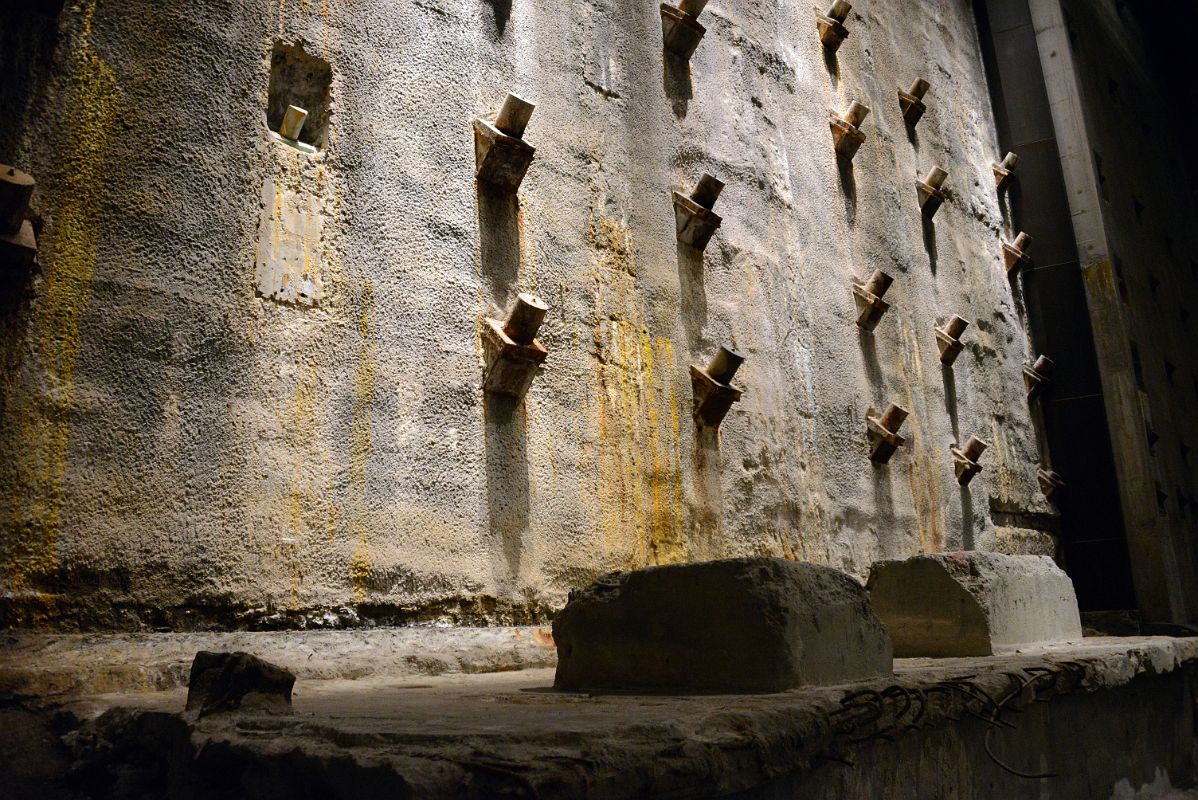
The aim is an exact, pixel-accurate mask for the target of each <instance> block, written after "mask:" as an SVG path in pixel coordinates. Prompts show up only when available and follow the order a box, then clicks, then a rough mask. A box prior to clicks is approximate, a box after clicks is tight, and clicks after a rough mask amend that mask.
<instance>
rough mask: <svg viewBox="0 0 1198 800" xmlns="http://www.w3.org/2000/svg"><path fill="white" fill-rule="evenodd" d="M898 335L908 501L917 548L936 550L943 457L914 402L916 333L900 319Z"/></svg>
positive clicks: (919, 361)
mask: <svg viewBox="0 0 1198 800" xmlns="http://www.w3.org/2000/svg"><path fill="white" fill-rule="evenodd" d="M900 330H901V335H902V343H903V348H902V361H901V363H900V371H901V377H902V381H903V387H904V389H905V395H906V396H905V398H904V401H903V402H904V403H905V405H906V408H907V410H908V411H910V412H911V415H910V416H909V417H908V418H907V426H908V428H909V431H908V444H907V447H909V448H910V450H911V463H910V466H909V467H908V470H907V479H908V482H909V483H910V485H911V505H912V509H913V512H914V523H915V526H916V530H917V533H918V536H919V548H920V552H923V553H938V552H940V551H942V550H943V549H944V539H945V528H946V524H947V523H946V520H945V516H944V502H943V498H942V497H941V492H940V489H941V477H940V470H942V469H943V468H944V464H943V459H942V458H938V457H937V454H936V453H935V452H933V451H932V449H931V445H932V441H931V439H932V437H930V436H927V435H926V433H925V431H924V428H923V418H924V415H923V413H922V409H923V408H924V407H925V406H926V403H922V402H920V403H918V406H919V407H918V408H917V407H916V406H917V402H916V401H917V400H922V398H917V396H916V391H917V387H919V391H921V392H922V387H923V386H924V385H925V383H924V371H923V354H922V352H921V351H920V347H919V337H918V336H917V335H916V334H915V331H914V330H912V328H911V326H910V325H908V324H906V323H905V322H904V323H900Z"/></svg>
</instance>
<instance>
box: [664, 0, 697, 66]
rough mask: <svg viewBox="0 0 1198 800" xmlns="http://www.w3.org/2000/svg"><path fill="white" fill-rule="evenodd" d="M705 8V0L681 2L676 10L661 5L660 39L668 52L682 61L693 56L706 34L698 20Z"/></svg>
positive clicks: (666, 4) (667, 5)
mask: <svg viewBox="0 0 1198 800" xmlns="http://www.w3.org/2000/svg"><path fill="white" fill-rule="evenodd" d="M706 6H707V0H682V2H680V3H679V4H678V7H677V8H675V7H674V6H672V5H669V4H668V3H662V4H661V37H662V41H663V43H664V45H665V48H666V50H667V51H668V52H670V53H673V54H674V55H676V56H678V57H679V58H681V59H682V60H684V61H689V60H690V57H691V56H693V55H694V54H695V50H697V49H698V47H699V42H701V41H703V35H704V34H706V33H707V29H706V28H704V27H703V26H702V25H700V24H699V20H698V16H699V14H701V13H703V9H704V7H706Z"/></svg>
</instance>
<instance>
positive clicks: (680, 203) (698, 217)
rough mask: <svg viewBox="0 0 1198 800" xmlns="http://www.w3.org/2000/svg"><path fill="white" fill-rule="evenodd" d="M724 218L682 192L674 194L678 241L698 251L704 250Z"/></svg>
mask: <svg viewBox="0 0 1198 800" xmlns="http://www.w3.org/2000/svg"><path fill="white" fill-rule="evenodd" d="M723 221H724V218H723V217H721V216H720V215H719V214H717V213H715V212H714V211H712V210H711V209H709V208H704V207H703V206H701V205H699V204H698V203H696V202H695V201H694V200H692V199H691V198H689V197H687V196H686V195H684V194H682V193H681V192H674V223H675V228H676V230H677V233H678V241H680V242H682V243H683V244H686V245H690V246H691V247H693V248H695V249H696V250H704V249H706V248H707V243H708V242H710V241H711V237H712V236H714V235H715V232H716V230H718V229H719V227H720V224H721V223H722V222H723Z"/></svg>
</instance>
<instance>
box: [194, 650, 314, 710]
mask: <svg viewBox="0 0 1198 800" xmlns="http://www.w3.org/2000/svg"><path fill="white" fill-rule="evenodd" d="M294 687H295V675H293V674H291V673H290V672H288V671H287V670H285V669H283V668H282V667H276V666H275V665H274V664H269V663H267V662H265V661H263V660H262V659H260V658H258V657H257V656H252V655H250V654H249V653H207V652H199V653H196V657H195V661H193V662H192V664H191V678H190V680H189V681H188V684H187V710H188V711H196V712H199V715H200V716H201V717H206V716H208V715H209V714H217V713H220V712H224V711H236V710H238V709H246V710H253V711H259V712H261V711H266V712H273V713H289V712H290V711H291V690H292V689H293V688H294Z"/></svg>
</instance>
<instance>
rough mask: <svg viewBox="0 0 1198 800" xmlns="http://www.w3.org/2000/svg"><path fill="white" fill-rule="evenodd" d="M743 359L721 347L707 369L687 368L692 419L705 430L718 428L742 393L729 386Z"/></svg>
mask: <svg viewBox="0 0 1198 800" xmlns="http://www.w3.org/2000/svg"><path fill="white" fill-rule="evenodd" d="M744 360H745V357H744V356H742V355H741V354H740V353H737V352H736V351H735V350H730V349H728V348H727V347H721V348H720V349H719V352H717V353H716V354H715V357H714V358H712V359H711V363H710V364H708V365H707V368H706V369H704V368H702V367H696V366H693V365H692V366H691V390H692V392H693V393H694V411H695V420H696V421H697V422H698V423H699V424H700V425H704V426H706V427H709V428H718V427H719V426H720V423H721V422H723V421H724V417H725V416H726V415H727V414H728V411H729V409H731V408H732V404H733V403H735V402H737V401H739V400H740V398H741V395H742V394H744V390H743V389H741V388H739V387H736V386H733V385H732V378H733V377H735V375H736V371H737V370H738V369H740V365H741V364H743V363H744Z"/></svg>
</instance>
